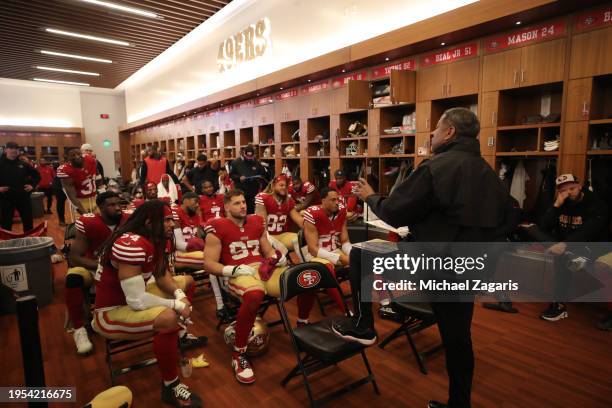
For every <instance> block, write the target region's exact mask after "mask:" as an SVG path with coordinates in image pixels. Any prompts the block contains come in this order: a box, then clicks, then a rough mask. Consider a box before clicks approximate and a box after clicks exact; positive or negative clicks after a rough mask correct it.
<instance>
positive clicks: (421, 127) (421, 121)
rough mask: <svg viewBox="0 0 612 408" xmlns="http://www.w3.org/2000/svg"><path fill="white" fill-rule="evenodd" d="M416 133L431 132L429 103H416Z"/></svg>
mask: <svg viewBox="0 0 612 408" xmlns="http://www.w3.org/2000/svg"><path fill="white" fill-rule="evenodd" d="M416 131H417V132H429V131H431V101H425V102H417V103H416Z"/></svg>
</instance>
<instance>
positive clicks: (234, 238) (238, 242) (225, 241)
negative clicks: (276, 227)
mask: <svg viewBox="0 0 612 408" xmlns="http://www.w3.org/2000/svg"><path fill="white" fill-rule="evenodd" d="M204 231H206V233H207V234H214V235H215V236H216V237H217V238H219V240H220V241H221V259H219V262H220V263H222V264H223V265H244V264H251V263H255V262H261V261H263V256H262V255H261V252H260V250H259V239H260V238H261V236H262V234H263V233H264V232H265V225H264V220H263V218H261V217H260V216H259V215H256V214H251V215H247V217H246V220H245V223H244V224H243V225H242V227H239V226H238V225H236V224H235V223H234V222H233V221H232V220H230V219H228V218H213V219H212V220H210V221H209V222H208V223H207V224H206V227H205V228H204Z"/></svg>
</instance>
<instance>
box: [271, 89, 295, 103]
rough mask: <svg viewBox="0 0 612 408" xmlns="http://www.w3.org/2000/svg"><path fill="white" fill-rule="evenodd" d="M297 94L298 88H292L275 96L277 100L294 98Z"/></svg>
mask: <svg viewBox="0 0 612 408" xmlns="http://www.w3.org/2000/svg"><path fill="white" fill-rule="evenodd" d="M296 96H298V90H297V89H291V90H289V91H285V92H281V93H279V94H276V95H275V96H274V98H275V99H276V100H277V101H282V100H285V99H289V98H294V97H296Z"/></svg>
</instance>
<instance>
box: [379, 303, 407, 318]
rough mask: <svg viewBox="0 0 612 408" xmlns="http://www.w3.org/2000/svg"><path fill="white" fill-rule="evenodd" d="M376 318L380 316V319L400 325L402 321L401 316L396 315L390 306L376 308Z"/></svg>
mask: <svg viewBox="0 0 612 408" xmlns="http://www.w3.org/2000/svg"><path fill="white" fill-rule="evenodd" d="M378 316H380V318H381V319H385V320H391V321H393V322H396V323H402V321H403V318H402V315H401V314H399V313H397V311H396V310H395V309H394V308H393V306H391V305H390V304H389V305H380V307H379V308H378Z"/></svg>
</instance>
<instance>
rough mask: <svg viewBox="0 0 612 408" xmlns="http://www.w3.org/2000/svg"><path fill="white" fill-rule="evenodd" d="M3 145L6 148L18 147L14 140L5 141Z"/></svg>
mask: <svg viewBox="0 0 612 408" xmlns="http://www.w3.org/2000/svg"><path fill="white" fill-rule="evenodd" d="M4 147H5V148H6V149H19V145H18V144H17V143H16V142H6V144H5V145H4Z"/></svg>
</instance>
